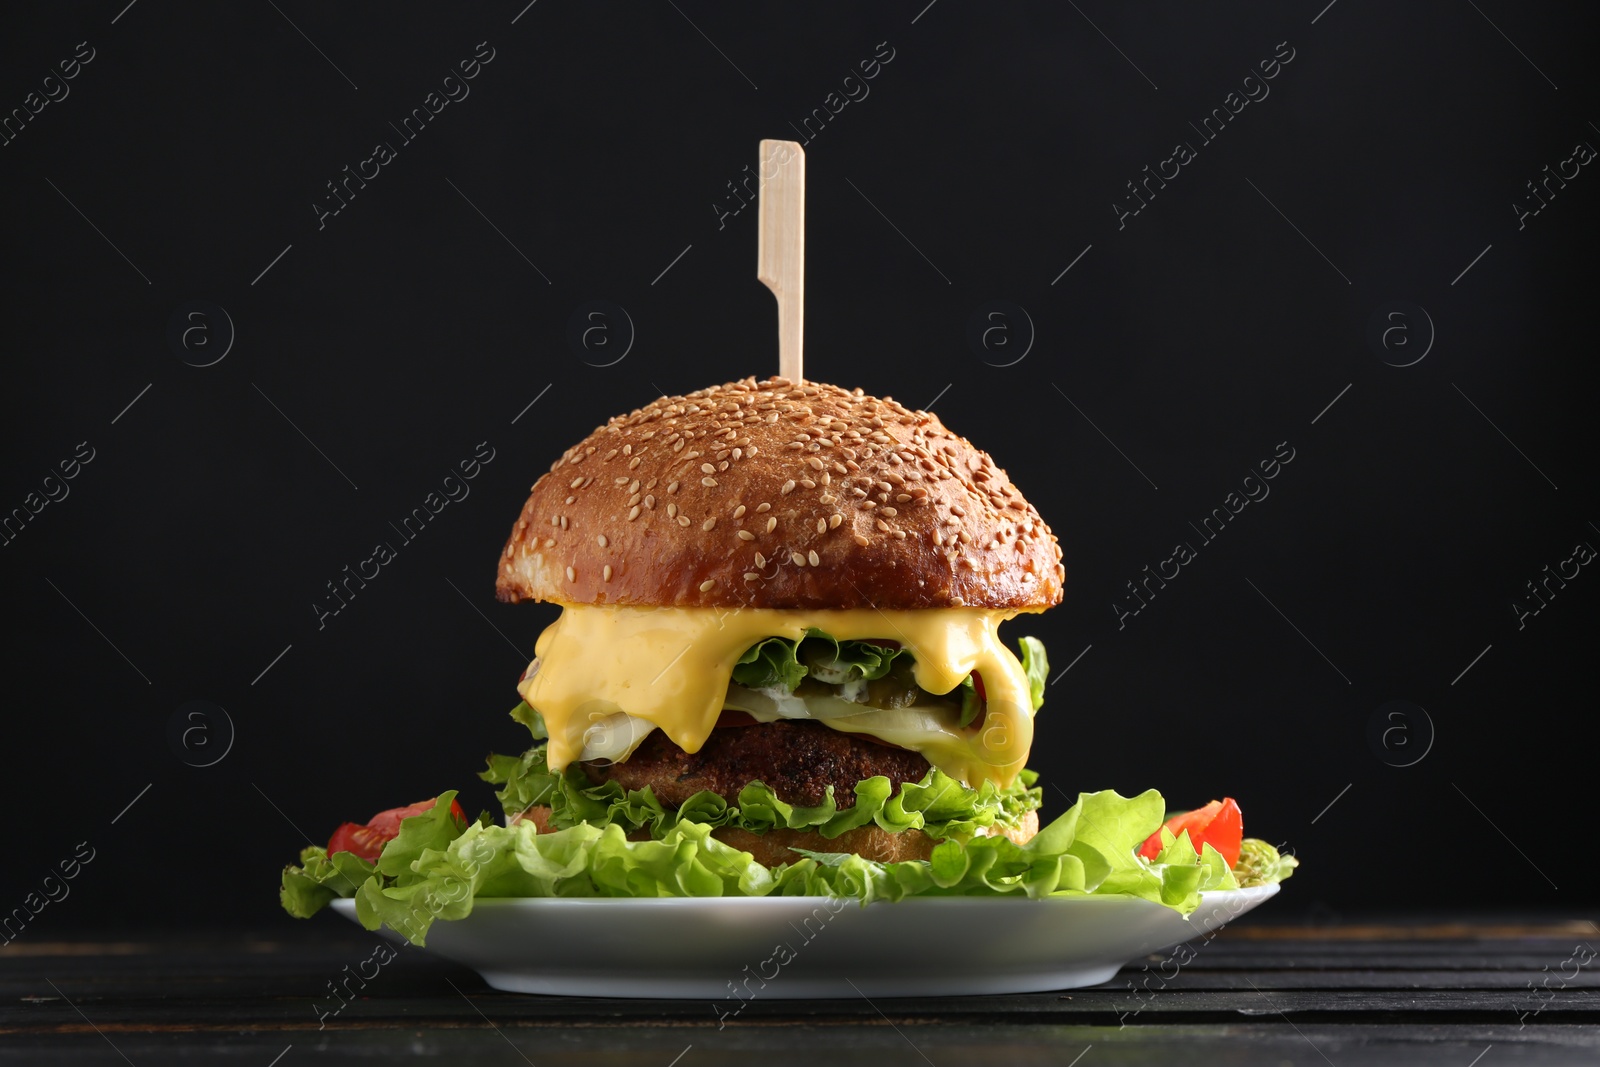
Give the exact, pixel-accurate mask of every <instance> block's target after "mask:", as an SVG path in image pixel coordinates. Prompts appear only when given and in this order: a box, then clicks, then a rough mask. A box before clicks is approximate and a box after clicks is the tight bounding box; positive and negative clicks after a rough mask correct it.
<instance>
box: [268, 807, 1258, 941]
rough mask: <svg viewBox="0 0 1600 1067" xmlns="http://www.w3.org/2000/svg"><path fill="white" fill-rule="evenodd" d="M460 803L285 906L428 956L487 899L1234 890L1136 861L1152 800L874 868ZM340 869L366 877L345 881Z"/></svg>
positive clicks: (1218, 863)
mask: <svg viewBox="0 0 1600 1067" xmlns="http://www.w3.org/2000/svg"><path fill="white" fill-rule="evenodd" d="M453 799H454V794H452V793H445V794H443V795H441V796H440V797H439V799H438V801H437V802H436V803H435V804H434V807H433V808H432V809H431V810H430V811H427V812H425V813H423V814H421V815H417V816H414V817H413V818H410V819H407V820H406V822H405V823H404V824H403V826H402V829H401V834H400V836H399V837H397V838H395V839H394V840H393V841H391V842H389V844H388V845H387V846H386V847H385V848H384V851H383V854H382V856H381V857H380V858H379V860H378V863H377V864H376V865H367V869H365V870H363V869H360V868H355V867H352V866H351V865H350V864H349V863H348V860H343V859H341V857H348V854H347V853H339V854H337V855H335V856H334V857H331V858H330V857H328V856H327V855H326V853H324V852H323V850H321V849H315V848H312V849H307V850H306V851H305V852H304V853H302V864H301V866H299V867H290V868H288V869H287V870H285V872H284V903H285V907H286V908H289V910H290V913H291V914H294V915H299V916H305V915H309V914H312V913H314V912H315V911H317V910H319V909H320V908H321V907H323V906H324V905H325V904H326V903H327V902H328V901H329V900H332V899H333V898H334V897H336V896H337V897H352V896H353V897H354V898H355V902H356V916H357V918H358V919H359V920H360V922H361V923H362V925H363V926H365V927H367V928H368V929H370V930H376V929H377V928H378V927H379V926H381V925H387V926H389V927H390V928H391V929H393V930H395V931H397V932H399V933H400V934H401V935H403V936H405V937H406V938H408V939H410V940H411V941H413V942H414V943H416V944H419V945H420V944H423V943H424V942H425V939H426V937H427V932H428V929H429V927H430V926H431V925H432V923H433V922H434V921H436V920H438V919H460V918H464V917H465V916H466V915H468V914H470V913H471V911H472V907H473V902H474V901H475V900H478V899H484V898H492V897H556V896H560V897H572V896H577V897H688V896H770V895H806V896H816V895H823V896H838V897H845V898H850V899H854V900H857V901H859V902H861V903H862V904H868V903H872V902H875V901H896V900H902V899H905V898H906V897H911V896H1018V897H1028V898H1033V899H1039V898H1044V897H1084V896H1117V897H1136V898H1139V899H1143V900H1149V901H1151V902H1153V903H1157V904H1162V905H1165V906H1166V907H1170V908H1173V909H1175V910H1177V911H1179V912H1182V913H1185V914H1187V913H1188V912H1190V911H1192V910H1194V908H1195V907H1196V906H1197V905H1198V903H1199V894H1200V893H1202V892H1205V891H1208V890H1213V889H1225V888H1233V887H1234V885H1235V884H1236V882H1235V880H1234V877H1233V875H1232V873H1231V872H1230V871H1229V870H1228V867H1227V864H1226V863H1224V862H1223V861H1222V858H1221V857H1220V856H1219V855H1217V854H1216V852H1215V850H1213V849H1210V848H1209V847H1207V848H1206V850H1205V851H1204V852H1203V854H1201V855H1196V854H1195V852H1194V850H1193V848H1192V847H1190V846H1189V844H1188V842H1187V840H1184V841H1181V842H1175V843H1174V844H1173V845H1172V846H1171V847H1169V848H1168V849H1166V850H1164V851H1163V853H1162V854H1161V855H1160V856H1158V857H1157V859H1156V860H1155V861H1154V862H1148V861H1146V860H1143V859H1141V858H1140V857H1139V856H1138V855H1137V853H1136V849H1137V848H1138V846H1139V844H1140V843H1141V842H1142V841H1143V840H1144V839H1145V838H1146V837H1148V836H1149V835H1150V834H1151V833H1153V832H1155V829H1156V828H1157V827H1159V826H1160V825H1161V817H1162V814H1163V811H1164V802H1163V800H1162V798H1161V794H1159V793H1157V792H1156V791H1154V790H1150V791H1148V792H1145V793H1141V794H1140V795H1138V796H1136V797H1124V796H1121V795H1119V794H1117V793H1115V792H1112V791H1109V790H1108V791H1104V792H1099V793H1082V794H1080V795H1079V797H1078V800H1077V803H1075V804H1073V806H1072V807H1071V808H1069V809H1068V810H1067V811H1066V812H1065V813H1064V814H1063V815H1061V816H1060V817H1059V818H1057V819H1056V820H1054V821H1053V822H1051V823H1050V824H1049V825H1047V826H1045V827H1044V828H1043V829H1042V830H1040V831H1039V833H1038V834H1036V835H1035V836H1034V837H1033V838H1031V839H1030V840H1029V841H1028V842H1027V843H1026V844H1023V845H1018V844H1016V843H1014V842H1012V841H1011V840H1010V839H1009V838H1006V837H1004V836H999V835H993V836H974V837H966V838H963V837H960V836H954V835H952V836H949V837H946V838H944V839H943V840H941V841H940V842H939V844H937V845H936V846H934V849H933V854H932V856H931V858H930V859H928V860H907V861H902V862H898V863H879V862H876V861H873V860H867V859H863V858H862V857H860V856H858V855H855V854H853V853H831V852H821V851H815V852H803V853H800V854H798V856H797V859H796V860H795V862H793V863H788V864H783V865H781V866H778V867H772V868H769V867H765V866H763V865H762V864H759V863H757V862H755V860H754V859H753V858H752V857H751V855H750V854H749V853H747V852H743V851H741V850H739V849H736V848H734V847H732V846H730V845H727V844H724V843H723V842H721V841H718V840H717V839H716V838H715V837H714V836H712V835H713V831H714V830H715V829H716V827H715V826H714V825H712V824H711V823H707V822H701V821H699V820H697V819H694V818H687V817H682V816H680V817H679V818H677V819H676V820H674V821H672V822H671V823H670V825H666V826H665V827H664V828H663V829H661V830H660V832H659V836H657V835H656V834H652V836H651V838H650V839H649V840H639V841H635V840H629V836H628V831H627V830H626V829H625V825H626V824H625V822H623V821H618V822H609V823H606V824H604V825H596V824H593V823H589V822H578V823H575V824H573V825H571V826H569V827H567V828H565V829H560V830H556V831H555V832H553V833H545V834H541V833H538V832H537V827H535V826H534V825H533V823H532V821H531V820H521V821H518V822H516V823H515V824H513V825H511V826H502V825H496V824H494V823H491V822H489V821H488V820H484V819H480V820H477V821H475V822H471V823H467V824H466V825H464V826H463V825H462V824H461V823H460V822H458V821H457V820H455V819H452V818H451V817H450V810H449V805H450V801H451V800H453ZM884 810H887V807H886V808H885V809H884ZM1180 846H1181V847H1180ZM349 859H353V857H349ZM341 865H342V866H343V867H344V868H345V869H346V871H348V874H349V875H352V876H353V875H360V874H363V873H364V874H365V877H364V878H362V879H361V880H360V881H359V882H357V881H355V880H354V878H353V877H346V874H345V872H343V871H341V870H340V867H341ZM291 887H292V888H291Z"/></svg>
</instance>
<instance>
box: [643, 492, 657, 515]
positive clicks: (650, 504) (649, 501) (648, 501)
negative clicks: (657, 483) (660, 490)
mask: <svg viewBox="0 0 1600 1067" xmlns="http://www.w3.org/2000/svg"><path fill="white" fill-rule="evenodd" d="M644 506H645V507H647V508H650V509H651V510H652V511H653V510H655V506H656V497H655V494H654V493H650V494H647V495H646V496H645V498H644Z"/></svg>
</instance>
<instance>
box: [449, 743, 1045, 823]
mask: <svg viewBox="0 0 1600 1067" xmlns="http://www.w3.org/2000/svg"><path fill="white" fill-rule="evenodd" d="M478 777H479V778H482V779H483V780H484V781H486V782H489V783H491V784H493V785H498V786H500V789H499V791H498V792H497V793H496V794H495V795H496V796H497V797H498V798H499V799H500V804H501V807H502V808H503V809H504V811H505V813H506V816H507V818H508V819H509V818H511V817H514V816H517V815H520V814H521V813H522V812H524V811H526V810H527V809H528V808H529V807H531V806H533V805H536V804H539V805H546V806H548V807H549V808H550V809H551V810H550V819H549V823H550V825H551V826H554V827H556V828H557V829H567V828H569V827H572V826H576V825H577V824H579V823H584V822H587V823H591V824H593V825H596V826H607V825H613V824H615V825H618V826H621V827H622V828H623V830H624V831H625V832H626V833H628V834H636V833H638V832H639V831H647V832H648V833H649V834H650V836H651V837H653V838H656V839H658V840H659V839H662V838H664V837H665V835H666V834H667V833H668V832H670V831H671V830H672V828H673V827H674V826H675V825H676V824H678V823H679V822H684V821H688V822H696V823H701V824H703V825H706V826H710V827H713V828H720V827H724V826H732V827H738V828H739V829H743V830H749V831H751V832H753V833H758V834H759V833H765V832H766V831H768V830H772V829H779V828H781V829H790V830H814V831H816V832H818V833H820V834H821V835H822V836H823V837H825V838H835V837H838V836H839V835H840V834H843V833H845V832H846V831H849V830H854V829H856V828H857V827H860V826H866V825H867V824H869V823H872V824H875V825H877V826H878V827H879V828H881V829H883V830H886V831H888V832H890V833H899V832H901V831H904V830H921V831H922V832H923V833H925V834H927V835H928V836H930V837H934V838H946V837H971V836H973V835H975V834H981V833H984V832H986V831H988V830H990V829H991V828H994V829H999V830H1008V829H1014V828H1016V827H1018V826H1020V825H1021V824H1022V820H1023V818H1024V817H1025V816H1026V815H1027V814H1028V813H1029V812H1031V811H1035V810H1037V809H1038V808H1039V806H1040V804H1041V802H1042V797H1041V791H1040V790H1039V789H1037V788H1034V782H1035V781H1036V779H1037V777H1038V776H1037V775H1036V774H1034V772H1032V771H1028V770H1024V771H1022V772H1021V773H1020V774H1019V775H1018V776H1017V780H1016V781H1015V782H1013V783H1012V784H1011V785H1010V786H1007V787H1005V788H1002V787H1000V786H997V785H995V783H993V782H990V781H985V782H983V783H981V784H980V785H979V786H978V787H977V788H976V789H969V788H967V787H966V786H964V785H962V784H961V783H960V782H958V781H956V780H955V779H954V778H951V777H950V776H949V775H947V774H945V773H944V772H943V771H941V770H939V769H938V768H932V769H930V770H929V771H928V773H927V774H926V775H924V776H923V778H922V780H921V781H919V782H906V783H904V784H902V785H901V786H900V787H899V788H898V789H896V788H895V787H894V785H893V783H892V782H890V780H889V779H888V778H886V777H883V776H881V775H879V776H876V777H872V778H866V779H863V780H862V781H860V782H858V783H857V784H856V787H855V794H856V797H855V803H854V804H853V805H851V806H850V807H847V808H840V807H839V806H838V804H837V802H836V801H835V800H834V793H833V788H832V787H831V786H830V787H828V790H827V793H826V794H825V796H824V797H823V801H822V803H821V804H817V805H814V806H810V807H802V806H798V805H794V804H789V803H786V802H784V801H783V800H781V799H779V798H778V795H777V794H776V793H774V792H773V791H772V789H771V788H770V787H768V786H767V785H766V784H765V783H763V782H759V781H757V782H750V783H749V784H747V785H746V786H745V787H744V788H743V789H742V790H741V791H740V793H739V796H738V798H737V799H736V801H735V802H734V803H731V804H730V803H729V802H728V801H727V800H725V799H723V797H721V796H720V795H718V794H716V793H713V792H710V791H702V792H699V793H696V794H694V795H693V796H691V797H689V798H688V799H687V800H686V801H684V803H683V804H682V805H681V806H679V807H678V808H675V809H674V808H668V807H666V806H665V805H663V804H662V803H661V802H660V801H659V800H657V799H656V796H655V793H654V792H653V791H652V790H650V789H649V788H644V789H624V788H623V787H622V786H621V785H619V784H618V783H616V782H614V781H609V782H602V783H600V784H598V785H595V784H592V783H590V781H589V780H588V778H586V777H585V776H584V774H583V771H582V770H581V769H580V768H578V767H575V766H574V767H568V768H567V769H566V772H565V773H563V774H556V773H553V772H551V771H550V769H549V766H548V764H547V763H546V761H545V746H543V745H536V746H534V747H533V748H531V749H529V750H528V751H527V752H525V753H523V754H522V755H521V756H500V755H493V756H490V757H489V767H488V769H487V770H485V771H483V772H481V773H480V774H479V775H478Z"/></svg>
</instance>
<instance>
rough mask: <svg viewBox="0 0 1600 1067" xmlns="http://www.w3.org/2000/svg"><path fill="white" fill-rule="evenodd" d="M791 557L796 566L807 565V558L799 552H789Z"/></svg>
mask: <svg viewBox="0 0 1600 1067" xmlns="http://www.w3.org/2000/svg"><path fill="white" fill-rule="evenodd" d="M789 558H790V559H791V560H793V561H794V565H795V566H796V567H804V566H805V565H806V558H805V557H804V556H802V555H801V554H800V553H798V552H791V553H789Z"/></svg>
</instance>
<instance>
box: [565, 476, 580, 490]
mask: <svg viewBox="0 0 1600 1067" xmlns="http://www.w3.org/2000/svg"><path fill="white" fill-rule="evenodd" d="M582 484H583V479H582V478H581V477H580V478H574V479H572V484H571V485H569V486H567V488H568V489H576V488H578V486H580V485H582Z"/></svg>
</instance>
